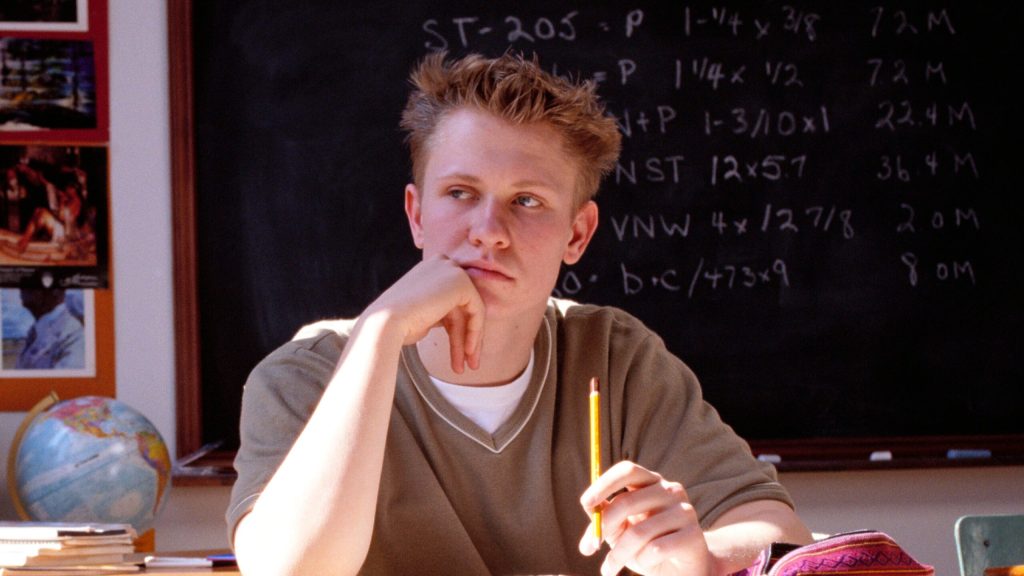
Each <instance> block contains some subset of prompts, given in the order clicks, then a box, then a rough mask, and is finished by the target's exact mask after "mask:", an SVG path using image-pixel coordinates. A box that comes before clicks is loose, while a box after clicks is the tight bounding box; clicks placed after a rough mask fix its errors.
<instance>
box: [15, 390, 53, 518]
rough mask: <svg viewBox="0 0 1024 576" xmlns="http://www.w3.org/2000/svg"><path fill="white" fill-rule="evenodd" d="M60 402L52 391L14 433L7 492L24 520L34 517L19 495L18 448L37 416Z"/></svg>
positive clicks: (30, 411) (29, 412)
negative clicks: (29, 513)
mask: <svg viewBox="0 0 1024 576" xmlns="http://www.w3.org/2000/svg"><path fill="white" fill-rule="evenodd" d="M59 400H60V398H58V397H57V393H56V392H54V391H52V390H51V391H50V393H49V394H47V395H46V396H45V397H44V398H43V399H42V400H40V401H39V402H36V405H35V406H33V407H32V409H31V410H29V411H28V414H26V415H25V419H24V420H22V421H21V425H20V426H18V431H17V432H15V433H14V441H13V442H12V443H11V448H10V449H9V450H8V451H7V492H8V494H10V495H11V501H12V502H13V503H14V510H15V511H16V512H17V513H18V517H20V518H21V519H22V520H26V521H28V520H32V517H31V516H29V515H28V510H26V509H25V505H24V504H23V503H22V502H21V496H19V494H18V475H17V473H16V471H15V467H16V466H17V464H18V447H19V446H21V439H22V438H23V437H24V436H25V431H26V430H28V425H29V424H31V423H32V421H33V420H35V419H36V416H38V415H39V414H40V413H42V412H45V411H46V410H48V409H49V408H50V406H53V405H54V404H56V403H57V402H58V401H59Z"/></svg>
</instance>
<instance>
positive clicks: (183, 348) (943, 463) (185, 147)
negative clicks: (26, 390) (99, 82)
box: [168, 0, 1024, 479]
mask: <svg viewBox="0 0 1024 576" xmlns="http://www.w3.org/2000/svg"><path fill="white" fill-rule="evenodd" d="M168 41H169V65H170V70H169V72H170V107H171V110H170V112H171V138H172V139H171V155H172V158H171V166H172V208H173V219H174V230H173V251H174V252H173V264H174V293H175V301H174V311H175V355H176V368H177V374H176V383H177V384H176V386H177V390H176V400H177V436H176V440H177V454H178V456H179V457H182V456H185V455H188V454H192V453H194V452H196V451H197V450H200V448H201V446H202V444H203V431H202V414H203V410H204V407H203V406H202V386H203V384H202V381H201V364H200V362H201V339H200V322H201V318H200V314H199V306H198V301H199V294H198V283H197V272H196V271H197V265H198V260H197V258H198V255H197V226H196V193H197V190H196V172H195V144H196V139H195V138H196V136H195V125H194V104H193V102H194V84H193V76H192V70H193V62H194V61H193V58H194V53H193V27H192V1H191V0H169V1H168ZM752 447H753V449H754V451H755V453H758V454H765V455H769V457H774V456H778V457H779V458H780V461H781V465H780V469H783V470H787V469H788V470H836V469H887V468H919V467H950V466H965V465H966V466H987V465H1007V464H1021V463H1024V434H1012V435H1000V436H978V437H972V436H938V437H927V438H921V437H908V438H894V437H884V438H883V437H879V438H856V439H852V440H851V439H849V438H842V439H829V438H819V439H802V440H791V441H781V442H776V441H753V442H752ZM979 447H984V448H986V449H988V450H989V451H990V452H991V454H992V457H988V458H977V459H976V458H968V459H956V460H953V459H950V458H948V457H947V450H950V449H973V448H979ZM886 451H889V452H893V453H895V455H896V458H895V459H893V460H886V459H884V457H877V458H871V457H870V455H871V454H873V453H879V452H886ZM218 456H219V457H221V460H223V454H219V455H218ZM876 456H878V454H876ZM200 463H201V461H200ZM220 472H223V470H221V471H220ZM209 473H210V470H205V471H202V472H200V475H202V474H209ZM227 475H228V476H230V473H227ZM221 478H222V479H223V475H222V476H221Z"/></svg>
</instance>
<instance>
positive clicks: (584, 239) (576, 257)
mask: <svg viewBox="0 0 1024 576" xmlns="http://www.w3.org/2000/svg"><path fill="white" fill-rule="evenodd" d="M571 231H572V235H571V236H570V237H569V244H568V245H567V246H566V247H565V254H563V255H562V262H565V263H566V264H569V265H572V264H575V263H577V262H579V261H580V258H582V257H583V252H585V251H586V249H587V246H588V245H589V244H590V239H591V238H593V237H594V232H596V231H597V203H596V202H594V201H593V200H588V201H587V203H586V204H584V205H583V206H582V207H581V208H580V209H579V211H577V212H576V216H575V217H574V218H573V220H572V227H571Z"/></svg>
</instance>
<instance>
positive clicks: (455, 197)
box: [227, 55, 810, 576]
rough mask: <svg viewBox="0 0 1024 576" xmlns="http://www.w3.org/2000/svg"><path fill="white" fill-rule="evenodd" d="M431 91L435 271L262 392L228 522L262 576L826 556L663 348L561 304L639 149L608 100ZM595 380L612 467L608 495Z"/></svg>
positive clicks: (510, 68) (295, 345) (282, 367)
mask: <svg viewBox="0 0 1024 576" xmlns="http://www.w3.org/2000/svg"><path fill="white" fill-rule="evenodd" d="M412 81H413V84H414V85H415V90H414V91H413V93H412V95H411V96H410V98H409V101H408V104H407V106H406V109H405V112H404V114H403V118H402V126H403V128H404V129H406V130H407V131H408V141H409V143H410V148H411V154H412V161H413V183H412V184H409V185H408V186H406V189H405V212H406V216H407V218H408V221H409V227H410V229H411V231H412V237H413V242H414V243H415V244H416V246H417V247H418V248H419V249H420V250H421V251H422V253H423V259H422V261H421V262H420V263H419V264H417V265H416V266H414V267H413V268H412V269H411V270H409V271H408V272H407V273H406V274H405V275H404V276H403V277H402V278H400V279H399V280H398V281H397V282H396V283H395V284H394V285H392V286H391V287H390V288H388V289H387V290H386V291H385V292H384V293H383V294H381V295H380V297H378V298H377V300H376V301H374V302H373V303H372V304H370V305H369V307H367V308H366V310H364V311H363V313H362V314H360V315H359V317H358V318H356V319H353V320H339V321H328V322H321V323H318V324H315V325H311V326H307V327H306V328H304V329H302V330H301V331H300V332H299V334H298V335H297V336H296V339H294V340H293V341H292V342H290V343H288V344H286V345H285V346H283V347H282V348H280V349H278V350H277V351H276V352H274V353H272V354H271V355H270V356H269V357H268V358H267V359H266V360H264V361H263V362H262V363H261V364H260V365H259V366H257V368H256V369H255V370H254V371H253V374H252V375H251V376H250V379H249V381H248V383H247V385H246V389H245V394H244V398H243V410H242V424H241V428H242V444H241V448H240V449H239V452H238V457H237V460H236V463H235V465H236V467H237V469H238V481H237V483H236V484H235V487H234V490H233V493H232V499H231V507H230V509H229V510H228V514H227V518H228V524H229V530H231V534H232V539H233V545H234V547H235V550H236V553H237V556H238V561H239V565H240V566H241V567H242V569H243V571H244V572H245V573H246V574H250V573H251V574H257V573H266V574H275V575H278V574H354V573H357V572H362V573H367V574H379V573H389V574H442V573H453V574H487V573H492V574H530V573H556V572H558V573H588V574H593V573H597V572H598V571H599V570H600V572H601V573H602V574H605V575H610V574H616V573H618V572H619V571H620V570H621V569H622V568H624V567H628V568H629V569H630V570H632V571H634V572H637V573H641V574H679V575H685V576H700V575H706V574H727V573H730V572H734V571H737V570H740V569H742V568H744V567H745V566H748V565H750V564H751V563H752V562H753V560H754V558H755V556H756V554H757V552H758V551H760V549H761V548H763V547H764V546H765V545H767V544H769V543H771V542H773V541H790V542H796V543H802V542H806V541H808V539H809V538H810V535H809V533H808V532H807V529H806V528H805V527H804V526H803V524H802V523H801V522H800V520H799V519H798V518H797V516H796V514H795V513H794V512H793V509H792V502H791V500H790V499H789V496H788V495H787V493H786V491H785V490H784V489H783V488H782V487H781V486H780V485H779V484H778V482H777V481H776V476H775V472H774V469H773V468H771V466H769V465H766V464H761V463H759V462H758V461H757V460H755V459H754V458H753V457H752V456H751V454H750V451H749V448H748V447H747V445H746V443H745V442H743V441H742V440H741V439H740V438H738V437H737V436H736V435H735V434H734V433H733V432H732V430H731V429H730V428H729V427H728V426H726V425H725V424H723V423H722V422H721V421H720V420H719V418H718V415H717V413H716V412H715V411H714V410H713V409H712V408H710V407H709V406H708V405H707V404H706V403H704V402H703V400H702V399H701V395H700V389H699V385H698V384H697V380H696V378H695V377H694V375H693V374H692V372H690V370H689V369H688V368H687V367H686V366H685V365H684V364H683V363H682V362H681V361H680V360H679V359H677V358H676V357H675V356H673V355H672V354H671V353H669V352H668V351H667V350H666V349H665V346H664V344H663V343H662V341H661V340H660V339H659V338H658V337H657V336H656V335H654V334H652V333H651V332H650V331H649V330H648V329H646V328H645V327H644V326H643V325H642V324H641V323H640V322H639V321H638V320H636V319H634V318H632V317H631V316H629V315H627V314H626V313H624V312H622V311H620V310H616V309H613V308H602V307H596V306H587V305H579V304H576V303H573V302H568V301H564V300H555V299H551V298H550V294H551V291H552V289H553V287H554V285H555V282H556V279H557V276H558V273H559V269H560V266H561V265H562V263H563V262H564V263H566V264H574V263H575V262H577V261H578V260H579V259H580V257H582V256H583V253H584V251H585V250H586V248H587V244H588V243H589V242H590V239H591V237H592V236H593V234H594V231H595V229H596V228H597V222H598V210H597V205H596V204H595V203H594V201H593V200H592V199H591V198H592V197H593V196H594V194H595V193H596V191H597V188H598V185H599V182H600V179H601V177H602V175H604V174H606V173H607V172H608V171H609V170H610V169H611V168H612V167H613V166H614V163H615V161H616V158H617V156H618V152H619V146H620V136H619V133H618V131H617V128H616V126H615V123H614V121H613V119H611V118H610V117H609V116H607V115H606V114H605V113H604V111H603V108H602V107H601V105H600V104H599V102H598V101H597V98H596V96H595V93H594V88H593V86H592V85H590V84H575V83H572V82H569V81H565V80H562V79H559V78H556V77H553V76H552V75H550V74H547V73H545V72H543V71H542V70H541V69H540V68H539V66H538V65H537V64H536V62H531V61H527V60H524V59H523V58H521V57H516V56H512V55H505V56H502V57H500V58H497V59H493V60H489V59H485V58H483V57H480V56H469V57H466V58H464V59H461V60H458V61H454V62H452V61H446V60H445V58H444V56H443V55H435V56H431V57H428V58H426V59H425V60H424V61H423V63H422V64H421V65H420V66H419V68H418V69H417V70H416V71H415V72H414V73H413V75H412ZM593 376H597V377H598V378H599V379H600V385H601V402H602V406H601V414H602V419H603V421H602V430H603V440H602V447H601V449H602V453H603V455H604V456H603V457H604V461H605V462H610V463H612V465H611V466H610V467H609V468H608V469H607V470H606V471H605V472H604V474H603V475H602V476H601V477H600V479H599V480H597V481H596V482H594V483H593V484H592V483H591V482H590V478H589V469H588V462H589V450H588V445H587V443H588V424H587V414H588V401H587V398H588V383H589V381H590V378H591V377H593ZM594 509H600V510H601V511H602V519H603V521H602V526H603V534H604V539H603V542H599V541H597V539H596V537H595V535H594V531H593V529H592V527H591V526H590V517H591V516H590V513H591V512H592V511H593V510H594ZM602 544H607V552H605V553H600V554H599V553H598V552H599V551H600V550H601V549H602Z"/></svg>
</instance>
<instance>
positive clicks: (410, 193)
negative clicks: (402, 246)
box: [405, 184, 423, 250]
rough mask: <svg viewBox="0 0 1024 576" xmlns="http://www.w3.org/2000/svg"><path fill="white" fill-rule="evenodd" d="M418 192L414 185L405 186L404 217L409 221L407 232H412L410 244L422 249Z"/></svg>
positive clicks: (421, 226)
mask: <svg viewBox="0 0 1024 576" xmlns="http://www.w3.org/2000/svg"><path fill="white" fill-rule="evenodd" d="M421 214H422V212H421V210H420V191H419V190H418V189H417V188H416V185H415V184H406V185H405V217H406V218H408V219H409V231H411V232H412V243H413V244H415V245H416V247H417V248H419V249H420V250H422V249H423V225H422V223H421V221H420V216H421Z"/></svg>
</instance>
